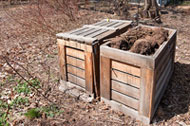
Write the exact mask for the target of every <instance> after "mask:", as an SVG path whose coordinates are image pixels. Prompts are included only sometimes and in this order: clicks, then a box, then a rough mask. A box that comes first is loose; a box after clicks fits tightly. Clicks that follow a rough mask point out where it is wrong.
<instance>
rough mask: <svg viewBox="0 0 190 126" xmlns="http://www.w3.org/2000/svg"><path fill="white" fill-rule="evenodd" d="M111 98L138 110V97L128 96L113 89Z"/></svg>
mask: <svg viewBox="0 0 190 126" xmlns="http://www.w3.org/2000/svg"><path fill="white" fill-rule="evenodd" d="M111 99H112V100H115V101H118V102H120V103H123V104H125V105H126V106H129V107H130V108H133V109H135V110H138V107H139V101H138V100H137V99H134V98H131V97H128V96H127V95H123V94H121V93H118V92H116V91H114V90H112V91H111Z"/></svg>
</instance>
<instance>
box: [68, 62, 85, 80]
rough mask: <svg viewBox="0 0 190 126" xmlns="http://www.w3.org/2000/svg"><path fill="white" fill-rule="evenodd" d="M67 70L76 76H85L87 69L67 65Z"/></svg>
mask: <svg viewBox="0 0 190 126" xmlns="http://www.w3.org/2000/svg"><path fill="white" fill-rule="evenodd" d="M67 71H68V72H69V73H71V74H73V75H75V76H78V77H81V78H85V71H84V70H82V69H80V68H77V67H73V66H70V65H67Z"/></svg>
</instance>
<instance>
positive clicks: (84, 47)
mask: <svg viewBox="0 0 190 126" xmlns="http://www.w3.org/2000/svg"><path fill="white" fill-rule="evenodd" d="M130 24H131V21H122V20H109V21H107V20H102V21H100V22H98V23H96V24H92V25H85V26H83V27H82V28H79V29H76V30H73V31H70V32H66V33H59V34H57V41H58V49H59V66H60V74H61V77H62V80H64V82H65V85H69V84H70V85H76V87H80V89H83V90H85V91H88V93H89V94H95V95H96V96H99V95H100V85H99V84H100V74H99V72H100V68H99V67H100V65H99V64H100V63H99V61H100V59H99V57H100V56H99V55H100V52H99V51H100V45H101V44H103V40H104V39H107V38H110V37H114V36H115V35H118V34H121V33H123V32H125V31H126V30H127V29H128V28H129V27H130ZM71 83H72V84H71ZM135 84H136V82H135ZM62 87H65V86H62Z"/></svg>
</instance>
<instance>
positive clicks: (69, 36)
mask: <svg viewBox="0 0 190 126" xmlns="http://www.w3.org/2000/svg"><path fill="white" fill-rule="evenodd" d="M56 36H57V37H58V38H60V39H69V40H74V41H75V40H76V41H78V42H82V43H84V42H85V43H87V44H88V43H90V44H92V42H94V41H96V40H97V39H96V38H92V37H88V36H86V37H83V36H80V35H74V34H69V33H59V34H56Z"/></svg>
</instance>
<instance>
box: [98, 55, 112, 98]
mask: <svg viewBox="0 0 190 126" xmlns="http://www.w3.org/2000/svg"><path fill="white" fill-rule="evenodd" d="M100 62H101V63H100V64H101V66H100V84H101V85H100V90H101V93H100V94H101V97H104V98H106V99H108V100H109V99H110V98H111V96H110V95H111V73H110V72H111V70H110V67H111V61H110V59H109V58H105V57H101V59H100Z"/></svg>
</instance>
